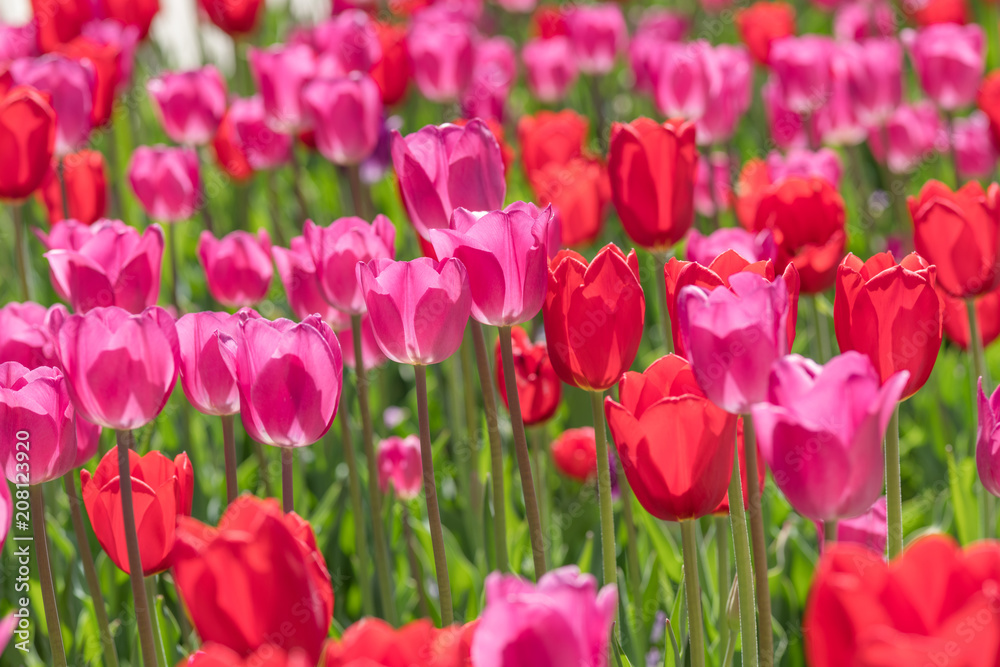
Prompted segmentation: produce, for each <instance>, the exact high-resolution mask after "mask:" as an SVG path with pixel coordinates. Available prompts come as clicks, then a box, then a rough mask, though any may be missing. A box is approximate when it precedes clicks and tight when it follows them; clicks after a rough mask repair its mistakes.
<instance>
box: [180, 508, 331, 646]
mask: <svg viewBox="0 0 1000 667" xmlns="http://www.w3.org/2000/svg"><path fill="white" fill-rule="evenodd" d="M176 533H177V535H176V542H175V548H174V553H173V569H172V570H171V575H172V576H173V579H174V582H175V583H176V585H177V592H178V595H179V597H180V599H181V600H182V601H183V602H184V606H185V608H186V609H187V612H188V615H189V618H190V619H191V624H192V625H193V626H194V628H195V630H196V631H197V632H198V636H199V637H200V638H201V640H202V642H205V643H211V642H215V643H218V644H221V645H223V646H226V647H228V648H229V649H231V650H232V651H233V652H235V653H236V654H238V655H241V656H244V657H247V656H249V655H251V654H252V653H253V652H254V651H256V650H258V649H261V647H263V646H265V645H267V644H269V643H270V642H272V641H274V639H275V638H280V640H281V648H283V649H284V650H286V651H293V650H295V649H301V650H302V651H304V652H305V653H306V654H307V655H308V662H307V663H306V664H308V665H314V664H316V663H318V662H319V659H320V654H321V652H322V647H323V641H324V640H325V639H326V636H327V632H328V631H329V628H330V620H331V618H332V617H333V602H334V599H333V588H332V586H331V582H330V573H329V572H328V571H327V569H326V561H325V560H324V559H323V553H322V552H321V551H320V550H319V549H318V548H317V546H316V536H315V535H314V534H313V530H312V528H311V527H310V526H309V524H308V523H307V522H306V521H305V520H303V519H302V518H300V517H299V516H298V515H297V514H295V513H288V514H285V513H282V512H281V509H280V507H279V506H278V503H277V502H276V501H274V500H260V499H258V498H254V497H253V496H248V495H244V496H241V497H240V498H238V499H237V500H236V501H235V502H234V503H232V504H231V505H230V506H229V507H228V508H227V509H226V511H225V513H224V514H223V515H222V518H221V519H220V520H219V528H218V529H216V528H211V527H209V526H206V525H204V524H202V523H200V522H198V521H195V520H194V519H190V518H187V517H181V518H180V519H179V521H178V523H177V529H176ZM289 627H291V628H292V629H293V630H294V632H288V631H287V628H289ZM226 664H232V663H226Z"/></svg>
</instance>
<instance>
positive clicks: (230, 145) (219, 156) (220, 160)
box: [212, 100, 292, 184]
mask: <svg viewBox="0 0 1000 667" xmlns="http://www.w3.org/2000/svg"><path fill="white" fill-rule="evenodd" d="M243 102H246V103H250V105H251V106H252V101H251V100H234V101H233V104H232V106H231V107H230V108H229V110H228V111H227V112H226V115H225V116H223V117H222V121H221V122H220V123H219V130H218V131H217V132H216V133H215V136H214V137H213V138H212V152H213V153H214V154H215V163H216V164H217V165H218V167H219V168H220V169H221V170H222V171H224V172H225V173H226V175H227V176H229V177H230V178H231V179H233V180H234V181H236V182H237V183H240V184H244V183H246V182H247V181H248V180H250V178H251V177H252V176H253V174H254V169H253V167H252V166H251V165H250V156H249V153H248V151H247V150H246V147H245V146H244V145H243V140H242V138H241V137H240V135H239V133H238V132H237V131H236V125H235V123H234V122H233V118H234V115H233V109H234V108H236V105H237V104H240V103H243ZM259 108H260V112H261V116H260V119H261V120H260V125H256V123H257V122H258V121H257V119H254V118H253V117H254V116H255V115H256V114H253V115H251V114H249V113H248V114H246V116H245V118H247V119H251V120H249V122H247V123H244V125H243V127H244V128H247V129H249V128H255V129H250V130H249V132H248V134H251V135H253V134H254V133H256V132H257V131H258V129H264V128H266V129H267V131H268V132H269V133H270V136H272V137H283V138H285V139H286V143H285V155H284V159H285V160H286V161H287V159H288V158H289V157H290V156H291V148H292V138H291V137H289V136H288V135H283V134H278V133H276V132H274V131H273V130H271V129H270V128H269V127H267V126H266V125H264V123H263V120H262V119H263V110H264V105H263V102H261V103H260V105H259ZM268 143H269V145H270V144H271V143H272V142H268Z"/></svg>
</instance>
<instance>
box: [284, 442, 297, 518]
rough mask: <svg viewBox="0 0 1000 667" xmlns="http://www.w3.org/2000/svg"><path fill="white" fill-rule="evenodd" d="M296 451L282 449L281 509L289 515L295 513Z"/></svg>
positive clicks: (288, 448)
mask: <svg viewBox="0 0 1000 667" xmlns="http://www.w3.org/2000/svg"><path fill="white" fill-rule="evenodd" d="M294 478H295V450H294V449H292V448H291V447H282V448H281V509H282V510H283V511H284V512H285V514H288V513H290V512H294V511H295V487H294Z"/></svg>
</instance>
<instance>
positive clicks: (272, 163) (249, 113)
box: [226, 95, 293, 171]
mask: <svg viewBox="0 0 1000 667" xmlns="http://www.w3.org/2000/svg"><path fill="white" fill-rule="evenodd" d="M226 120H227V122H229V123H230V124H231V125H232V128H233V134H234V135H235V136H234V139H235V142H236V143H237V145H238V146H239V148H240V150H241V151H242V152H243V155H244V156H245V157H246V161H247V163H248V164H249V165H250V168H251V169H253V170H255V171H261V170H267V169H275V168H277V167H280V166H282V165H285V164H287V163H288V161H289V159H291V157H292V142H293V140H292V137H291V135H288V134H285V133H283V132H278V131H276V130H274V129H272V128H271V126H270V125H268V123H267V111H266V110H265V109H264V100H263V98H262V97H261V96H260V95H254V96H253V97H249V98H246V99H236V100H233V101H232V102H231V103H230V105H229V111H227V112H226Z"/></svg>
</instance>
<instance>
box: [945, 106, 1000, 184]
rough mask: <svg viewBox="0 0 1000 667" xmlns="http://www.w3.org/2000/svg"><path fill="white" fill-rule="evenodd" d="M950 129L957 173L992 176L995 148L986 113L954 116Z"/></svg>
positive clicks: (980, 176) (995, 163)
mask: <svg viewBox="0 0 1000 667" xmlns="http://www.w3.org/2000/svg"><path fill="white" fill-rule="evenodd" d="M952 131H953V133H954V135H953V137H952V141H953V142H954V143H955V159H956V160H957V161H958V171H959V173H960V174H962V175H963V176H965V177H966V178H984V177H988V176H992V174H993V170H994V169H995V168H996V165H997V149H996V146H995V145H994V143H993V136H992V134H991V131H990V121H989V119H988V118H986V114H984V113H983V112H981V111H974V112H972V113H971V114H969V115H968V116H967V117H965V118H956V119H955V124H954V126H953V130H952Z"/></svg>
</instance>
